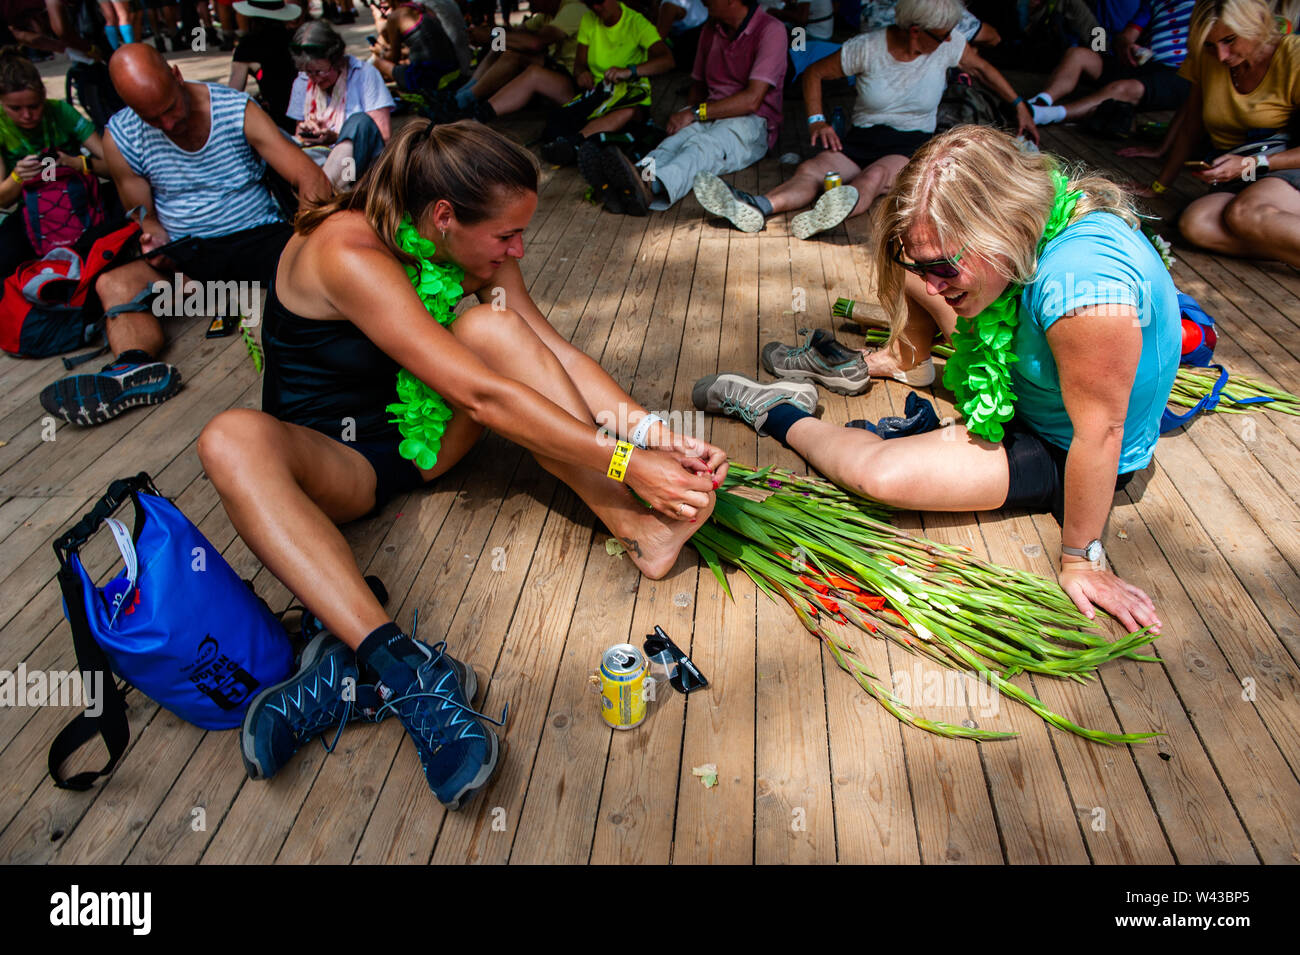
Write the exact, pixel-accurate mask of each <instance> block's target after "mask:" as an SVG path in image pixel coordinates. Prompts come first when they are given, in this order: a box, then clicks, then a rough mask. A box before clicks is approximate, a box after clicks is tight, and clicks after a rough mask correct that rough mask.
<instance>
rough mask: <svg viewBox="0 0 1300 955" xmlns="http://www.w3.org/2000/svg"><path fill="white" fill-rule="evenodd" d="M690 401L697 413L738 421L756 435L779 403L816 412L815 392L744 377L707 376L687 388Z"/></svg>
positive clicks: (760, 431) (802, 387) (812, 387)
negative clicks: (692, 402)
mask: <svg viewBox="0 0 1300 955" xmlns="http://www.w3.org/2000/svg"><path fill="white" fill-rule="evenodd" d="M691 400H692V401H694V402H695V407H697V408H699V409H700V410H701V411H711V412H713V413H714V414H722V415H727V416H728V417H730V418H739V419H740V420H741V421H744V422H745V423H746V424H749V425H752V426H753V428H754V430H755V431H757V432H758V433H759V434H762V433H763V425H764V424H765V423H766V422H767V413H768V412H769V411H771V410H772V409H773V408H775V407H776V406H777V405H780V404H792V405H794V406H795V407H797V408H800V409H802V410H803V411H806V412H808V414H813V413H814V412H816V410H817V389H816V388H815V387H814V386H812V385H797V384H792V383H788V382H784V381H774V382H772V383H770V384H766V385H765V384H763V383H761V382H757V381H754V380H753V379H750V378H746V377H745V376H744V375H729V374H723V375H709V376H707V377H705V378H701V379H700V380H699V381H697V382H696V383H695V387H694V388H693V389H691Z"/></svg>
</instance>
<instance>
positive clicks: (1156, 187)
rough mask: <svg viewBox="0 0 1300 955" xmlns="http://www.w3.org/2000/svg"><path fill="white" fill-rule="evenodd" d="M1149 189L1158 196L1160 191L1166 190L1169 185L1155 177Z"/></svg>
mask: <svg viewBox="0 0 1300 955" xmlns="http://www.w3.org/2000/svg"><path fill="white" fill-rule="evenodd" d="M1151 191H1152V192H1154V193H1155V194H1156V195H1157V196H1158V195H1160V193H1162V192H1168V191H1169V187H1168V186H1166V185H1165V184H1164V183H1162V182H1161V181H1160V180H1159V179H1157V180H1155V181H1154V182H1152V183H1151Z"/></svg>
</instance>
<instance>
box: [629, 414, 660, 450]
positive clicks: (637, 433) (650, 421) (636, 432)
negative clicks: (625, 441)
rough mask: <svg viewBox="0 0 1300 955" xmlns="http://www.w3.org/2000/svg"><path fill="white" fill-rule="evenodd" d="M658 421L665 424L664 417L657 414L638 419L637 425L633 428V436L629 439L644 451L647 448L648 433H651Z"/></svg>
mask: <svg viewBox="0 0 1300 955" xmlns="http://www.w3.org/2000/svg"><path fill="white" fill-rule="evenodd" d="M656 421H657V422H659V423H660V424H663V422H664V419H663V418H661V417H659V416H658V415H657V414H648V415H645V416H644V417H643V418H642V419H641V420H640V421H638V422H637V423H636V427H635V428H633V429H632V437H631V438H630V439H629V440H630V441H631V442H632V444H634V445H635V446H636V447H638V448H640V449H641V450H642V451H644V450H646V444H645V438H646V435H647V434H649V433H650V429H651V428H652V427H653V426H654V423H655V422H656Z"/></svg>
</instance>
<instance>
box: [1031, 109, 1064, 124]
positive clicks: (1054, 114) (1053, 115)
mask: <svg viewBox="0 0 1300 955" xmlns="http://www.w3.org/2000/svg"><path fill="white" fill-rule="evenodd" d="M1029 108H1030V109H1031V110H1033V111H1034V123H1035V124H1036V125H1038V126H1046V125H1047V124H1048V123H1060V122H1064V121H1065V107H1064V106H1030V107H1029Z"/></svg>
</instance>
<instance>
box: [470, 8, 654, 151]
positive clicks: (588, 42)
mask: <svg viewBox="0 0 1300 955" xmlns="http://www.w3.org/2000/svg"><path fill="white" fill-rule="evenodd" d="M585 2H586V4H587V6H588V7H590V8H591V9H590V10H588V12H587V15H586V16H584V17H583V18H582V23H581V25H580V26H579V27H578V52H577V55H576V56H575V58H574V64H573V79H574V82H575V83H576V85H577V88H578V95H577V96H575V97H573V99H571V100H568V101H567V102H566V101H565V100H563V99H558V98H557V95H558V92H559V88H558V87H557V88H556V89H554V90H551V89H549V88H547V89H543V88H538V89H536V90H535V92H537V93H540V94H541V95H543V96H545V97H547V98H548V99H552V100H554V101H555V102H558V103H563V104H564V105H562V106H561V107H560V108H559V109H557V110H555V111H553V112H552V113H551V114H550V117H549V119H548V120H547V123H546V128H545V129H543V130H542V139H543V144H542V150H541V152H542V158H543V159H545V160H546V161H547V162H550V163H555V164H556V165H559V166H567V165H572V164H573V163H574V162H576V161H577V158H578V148H579V147H580V146H581V145H582V143H583V142H584V141H585V140H586V139H587V138H588V137H591V136H601V135H604V136H609V134H614V133H618V132H619V131H620V130H622V129H623V128H624V127H626V126H627V125H628V124H630V123H632V122H633V121H634V120H637V119H643V118H644V117H645V115H646V113H647V112H648V110H649V107H650V95H651V94H650V77H652V76H658V75H659V74H661V73H667V72H668V71H669V70H671V69H672V68H673V54H672V51H671V50H669V49H668V45H667V44H666V43H664V41H663V38H662V37H661V36H660V35H659V31H658V30H657V29H655V25H654V24H653V23H651V22H650V21H649V20H647V19H646V18H645V17H644V16H642V15H641V14H640V13H637V12H636V11H635V10H633V9H632V8H631V7H629V6H627V5H626V4H625V3H623V2H622V0H585ZM520 79H521V80H522V79H523V78H522V77H521V78H520ZM513 86H514V84H511V86H509V87H507V88H506V89H503V90H501V91H500V92H499V93H497V95H496V96H494V97H493V98H492V104H493V107H494V108H496V107H497V106H499V105H500V102H501V100H502V98H503V97H505V96H506V94H507V92H510V91H511V90H512V87H513ZM529 95H531V94H529ZM514 108H518V107H514ZM498 111H499V110H498ZM625 135H626V134H625Z"/></svg>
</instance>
